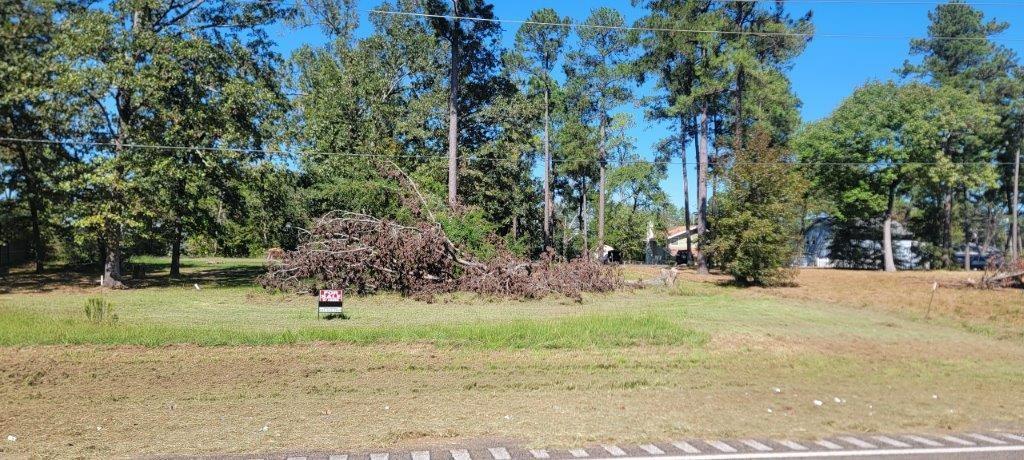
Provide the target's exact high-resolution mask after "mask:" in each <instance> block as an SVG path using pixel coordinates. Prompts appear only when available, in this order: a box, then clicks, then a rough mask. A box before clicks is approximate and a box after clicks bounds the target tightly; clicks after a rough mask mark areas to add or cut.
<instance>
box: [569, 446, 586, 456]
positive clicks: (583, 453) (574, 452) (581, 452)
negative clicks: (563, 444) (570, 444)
mask: <svg viewBox="0 0 1024 460" xmlns="http://www.w3.org/2000/svg"><path fill="white" fill-rule="evenodd" d="M569 454H571V455H572V456H573V457H576V458H584V457H589V456H590V454H588V453H587V451H586V450H584V449H579V448H576V449H569Z"/></svg>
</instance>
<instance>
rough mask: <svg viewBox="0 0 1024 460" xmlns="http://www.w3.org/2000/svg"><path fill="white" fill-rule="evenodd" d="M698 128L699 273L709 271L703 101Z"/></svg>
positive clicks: (706, 114)
mask: <svg viewBox="0 0 1024 460" xmlns="http://www.w3.org/2000/svg"><path fill="white" fill-rule="evenodd" d="M699 117H700V118H699V120H698V128H697V244H698V245H699V246H700V247H699V248H698V249H697V273H701V274H706V273H707V272H708V261H707V256H706V255H705V251H704V245H705V244H706V242H707V240H706V239H705V236H706V235H705V232H707V229H708V212H707V211H708V209H707V208H708V104H707V102H703V103H702V104H701V108H700V116H699Z"/></svg>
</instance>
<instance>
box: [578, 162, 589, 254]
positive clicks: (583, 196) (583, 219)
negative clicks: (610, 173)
mask: <svg viewBox="0 0 1024 460" xmlns="http://www.w3.org/2000/svg"><path fill="white" fill-rule="evenodd" d="M579 220H580V221H579V224H580V235H582V236H583V243H582V250H583V251H582V253H581V255H582V256H583V257H587V258H589V257H590V245H589V242H588V241H587V178H586V176H584V177H583V180H582V184H581V186H580V216H579Z"/></svg>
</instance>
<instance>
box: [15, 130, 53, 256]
mask: <svg viewBox="0 0 1024 460" xmlns="http://www.w3.org/2000/svg"><path fill="white" fill-rule="evenodd" d="M18 158H19V159H20V160H21V169H22V172H23V174H24V175H25V191H26V192H27V195H28V196H27V197H25V198H26V199H27V201H28V209H29V216H30V218H31V220H32V253H33V256H34V258H35V263H36V267H35V271H36V273H42V272H43V263H44V262H45V260H46V246H45V245H44V244H43V233H42V225H41V223H40V222H39V214H40V211H41V210H40V208H42V203H41V202H40V199H39V179H38V178H37V177H36V174H35V171H33V169H32V164H31V163H29V160H28V154H27V153H25V151H24V150H23V149H18Z"/></svg>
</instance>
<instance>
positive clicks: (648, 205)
mask: <svg viewBox="0 0 1024 460" xmlns="http://www.w3.org/2000/svg"><path fill="white" fill-rule="evenodd" d="M641 3H642V4H643V6H644V7H645V9H646V14H645V15H644V17H642V18H641V19H640V20H639V21H637V23H636V24H629V23H627V22H626V20H625V18H624V17H623V16H622V15H621V14H620V13H619V12H617V11H616V10H614V9H610V8H597V9H595V10H593V11H592V12H591V13H590V15H589V16H588V17H586V18H585V19H583V21H582V22H580V23H573V21H572V19H570V18H568V17H564V16H562V15H560V14H559V13H558V12H557V11H555V10H554V9H550V8H544V9H540V10H537V11H534V12H533V13H532V14H531V16H530V17H529V18H528V21H527V22H525V23H523V24H521V25H520V26H518V29H517V30H516V31H515V34H514V40H512V43H510V44H508V46H506V44H505V43H503V40H502V37H503V30H502V26H501V23H500V22H496V21H494V20H495V19H497V18H495V16H494V13H493V5H491V4H490V3H487V2H483V1H470V0H457V1H455V2H454V3H453V2H450V1H441V0H420V1H413V0H399V1H398V2H397V3H394V2H383V3H381V4H380V5H376V6H375V10H376V11H375V12H372V13H370V15H369V22H370V24H369V27H364V28H360V27H359V18H360V14H359V11H360V10H359V9H358V8H357V5H356V3H355V1H354V0H306V1H302V2H298V4H297V5H296V4H293V3H288V2H277V1H261V2H251V3H250V2H223V1H208V2H194V1H185V0H120V1H113V2H109V3H102V4H93V3H91V2H79V1H63V0H23V1H21V2H16V3H15V4H7V3H5V6H4V7H3V8H4V13H3V14H4V16H5V21H3V23H0V40H2V43H0V62H3V63H4V64H2V65H0V88H2V89H0V116H2V119H0V137H2V138H3V140H2V141H0V162H2V171H0V174H2V175H0V178H2V180H3V188H4V189H5V190H6V194H5V196H4V197H3V198H2V199H0V206H3V216H2V218H0V234H2V235H3V237H2V238H3V240H5V241H14V240H19V239H20V240H23V241H25V243H26V245H27V246H28V247H30V248H32V253H33V254H34V257H35V259H36V263H37V268H38V269H39V270H42V268H43V264H44V263H45V262H46V261H48V260H61V261H67V262H78V263H95V262H96V261H97V260H98V259H101V260H102V261H103V264H104V281H105V283H106V284H108V285H110V286H116V285H118V284H120V281H119V280H120V278H121V276H122V273H121V270H122V268H123V266H124V259H125V257H126V256H128V257H130V256H131V255H136V254H152V253H157V254H170V255H171V256H172V274H175V275H176V274H177V273H178V270H179V265H180V264H179V261H180V255H181V254H182V253H183V252H184V253H188V254H197V255H199V254H222V255H259V254H262V253H263V252H264V251H265V250H266V249H267V248H271V247H278V246H280V247H286V248H287V247H292V246H294V245H295V244H296V241H297V238H298V234H299V229H300V228H302V227H305V226H307V224H308V223H309V221H310V219H311V218H312V217H316V216H320V215H322V214H324V213H326V212H329V211H337V210H340V211H355V212H361V213H365V214H369V215H373V216H377V217H379V218H391V219H398V220H399V221H401V220H402V219H408V218H409V216H410V215H411V214H413V213H411V212H410V210H409V209H405V208H404V207H403V206H402V204H401V203H402V200H401V199H400V193H403V192H405V191H403V190H400V185H399V182H397V181H394V180H392V179H390V178H389V174H388V172H389V171H394V170H396V169H400V170H401V171H403V172H404V173H406V174H408V175H409V176H410V177H411V178H412V179H413V181H414V182H415V183H417V184H419V189H420V190H419V192H420V193H423V194H424V195H425V196H426V197H427V198H428V200H429V201H430V202H431V203H432V206H433V207H434V208H435V212H436V213H437V214H438V218H439V220H440V221H441V222H442V223H443V224H444V226H445V230H446V232H447V233H448V234H449V235H450V236H451V237H452V238H453V239H455V240H457V242H458V243H459V244H460V245H462V246H464V247H465V248H466V250H468V251H472V252H475V253H477V254H478V255H481V256H486V255H487V254H491V253H494V252H495V251H499V250H503V249H507V250H510V251H513V252H516V253H518V254H522V255H536V254H539V253H540V252H542V251H545V250H549V251H554V252H557V253H560V254H562V255H564V256H565V257H570V258H571V257H576V256H579V255H581V254H588V255H593V254H595V253H599V252H600V248H602V247H603V246H604V245H606V244H607V245H611V246H614V247H615V248H617V249H619V250H621V251H622V252H623V254H624V256H625V257H626V258H628V259H641V258H642V257H643V254H644V250H645V244H646V233H647V223H648V222H655V223H656V225H657V226H658V228H659V229H663V228H665V227H666V226H668V225H670V224H684V225H686V226H687V227H689V226H690V225H691V224H693V225H696V226H697V228H698V233H699V235H698V236H696V238H695V239H697V240H700V241H702V242H704V243H703V244H701V246H702V247H706V250H701V251H698V252H697V253H696V254H694V255H695V261H696V262H695V263H696V264H697V266H698V268H699V269H700V270H706V269H707V266H708V263H709V261H708V256H709V255H710V256H711V259H712V261H713V262H714V263H716V264H718V265H720V266H722V267H723V268H725V269H726V270H728V271H730V272H732V273H734V274H737V276H738V277H742V278H744V279H749V280H754V281H756V280H759V279H761V278H765V279H767V278H771V276H767V277H765V276H762V275H761V273H767V272H771V271H772V270H777V269H778V268H779V267H781V266H785V265H788V263H789V261H791V260H792V259H793V257H794V256H795V254H796V253H797V252H798V251H799V239H800V235H801V231H802V230H805V229H803V228H801V225H800V223H801V221H803V220H806V219H805V218H806V217H807V216H809V215H813V214H815V213H829V214H831V215H833V216H836V217H837V219H839V221H840V222H842V223H845V224H848V225H847V226H848V227H854V226H864V225H873V227H871V228H876V229H878V231H879V232H881V231H882V229H883V227H884V228H889V227H888V226H882V225H881V224H878V225H874V224H872V223H873V222H876V221H878V222H881V221H885V222H891V221H892V220H894V219H897V220H902V221H904V222H905V223H906V225H907V226H908V227H910V228H912V229H913V230H914V231H915V232H919V234H920V235H922V237H924V238H926V240H927V241H930V242H934V243H935V247H937V248H940V249H941V251H937V252H935V257H936V258H937V259H938V260H945V259H943V258H948V256H949V254H950V251H951V250H952V248H953V247H954V246H955V244H957V243H959V242H963V241H964V240H965V238H968V239H969V238H970V237H972V236H973V234H974V233H972V232H973V229H981V228H982V225H981V222H983V220H984V219H989V221H991V220H992V219H996V220H997V221H998V222H997V223H995V224H992V225H994V226H995V228H997V229H998V230H1002V229H1003V228H1006V227H1007V226H1006V225H1005V221H1006V216H1007V215H1009V214H1010V213H1008V212H1007V211H1008V210H1009V208H1010V206H1011V205H1010V201H1011V198H1013V197H1012V196H1011V195H1013V193H1012V192H1009V191H1008V190H1009V187H1010V186H1009V184H1010V182H1009V180H1008V177H1010V176H1008V173H1009V172H1010V168H1007V167H1003V165H1002V163H1005V162H1007V161H1008V160H1009V161H1012V159H1011V157H1012V156H1013V152H1014V151H1015V150H1014V149H1015V148H1016V146H1019V145H1020V129H1019V127H1020V126H1021V117H1020V110H1019V106H1020V103H1021V100H1022V99H1021V97H1020V89H1019V88H1020V84H1019V82H1020V81H1021V76H1020V72H1019V70H1018V67H1017V64H1016V57H1015V56H1013V54H1012V53H1011V52H1009V51H1008V50H1006V49H1004V48H1001V47H999V46H998V45H996V44H994V43H992V42H991V41H990V40H989V39H988V37H989V36H990V35H992V34H995V33H998V32H1000V31H1001V30H1002V29H1004V28H1005V27H1006V26H1005V25H1003V24H999V23H992V22H986V21H985V20H984V19H983V18H982V16H981V14H980V13H979V12H977V11H976V10H974V9H973V8H971V7H970V6H967V5H964V4H959V3H954V4H948V5H941V6H938V7H937V8H936V10H935V12H934V13H933V16H932V18H933V25H932V28H931V29H930V31H929V33H930V38H926V39H922V40H918V41H914V42H913V43H912V44H911V48H912V51H913V52H914V53H915V54H919V55H920V56H921V58H922V59H920V61H921V62H920V63H918V64H908V65H907V66H906V68H905V69H904V70H903V71H902V73H903V76H904V77H906V79H907V82H901V83H885V84H883V83H879V84H869V85H868V86H866V87H865V88H863V89H861V90H859V91H858V92H857V93H856V94H855V95H854V96H851V98H850V99H849V100H848V101H846V102H845V103H844V104H843V106H842V107H840V108H839V109H837V111H836V113H835V114H833V116H831V117H830V118H829V119H827V120H824V121H821V122H818V123H815V124H812V125H809V126H806V127H803V128H801V126H800V117H799V112H798V109H799V105H800V101H799V100H798V99H797V97H796V95H795V94H794V93H793V91H792V89H791V87H790V82H789V80H788V78H787V76H786V70H787V69H788V68H789V66H791V65H792V63H793V60H794V59H795V58H796V57H797V56H798V55H799V54H800V53H801V52H802V51H803V49H804V48H805V47H806V45H807V43H808V42H809V40H810V39H811V37H812V36H813V32H814V30H813V25H812V22H811V15H810V14H807V15H804V16H801V17H792V16H791V15H790V14H788V13H787V12H786V11H785V8H784V6H783V4H782V3H780V2H732V1H708V0H698V1H689V2H669V1H660V0H651V1H646V2H641ZM944 18H948V19H944ZM284 25H287V26H290V27H315V28H317V29H318V30H320V31H321V32H322V33H323V34H325V36H326V37H327V40H326V43H325V44H324V45H322V46H311V45H310V46H303V47H301V48H300V49H298V50H297V51H295V52H294V53H292V54H291V55H290V56H282V55H280V54H279V53H278V52H277V51H276V46H275V44H274V43H273V41H272V37H271V35H270V34H269V33H268V30H270V29H271V28H272V27H282V26H284ZM630 26H635V27H630ZM357 29H358V30H360V33H358V34H357V32H356V31H357ZM694 31H701V32H694ZM709 31H715V32H709ZM950 37H959V38H955V39H950ZM910 80H913V81H915V82H909V81H910ZM886 91H888V92H889V93H892V94H889V93H886ZM897 93H898V94H897ZM871 98H874V99H875V101H876V102H877V103H876V102H872V100H871ZM915 98H924V99H926V103H924V105H923V106H921V105H918V104H917V102H915V101H918V100H919V99H915ZM944 98H945V99H944ZM900 104H903V105H900ZM637 106H640V107H643V108H644V109H645V116H644V118H645V120H635V119H633V118H632V117H631V114H632V113H633V112H634V110H633V108H634V107H637ZM943 108H946V109H949V110H950V112H949V113H947V112H943V110H944V109H943ZM885 110H889V111H890V112H884V111H885ZM908 110H913V111H914V112H913V114H910V113H908V112H907V111H908ZM901 120H902V121H901ZM645 121H646V122H651V121H657V122H659V123H660V124H663V125H669V126H672V128H671V130H670V131H669V132H667V133H666V134H665V135H664V138H663V140H662V142H660V143H659V144H658V147H657V152H655V155H654V156H653V157H652V156H650V155H642V154H641V153H640V152H638V151H637V149H636V146H635V140H634V139H631V138H630V137H629V136H628V135H627V132H628V129H629V128H630V127H631V126H632V125H633V124H635V123H640V122H645ZM871 123H876V124H881V125H880V126H871V125H870V124H871ZM929 123H930V124H929ZM896 124H899V126H896ZM919 124H928V126H918V125H919ZM911 125H912V126H911ZM844 136H845V137H844ZM871 136H875V137H873V138H872V137H871ZM915 136H917V137H915ZM912 139H913V141H911V140H912ZM887 142H888V143H887ZM688 147H690V148H693V150H694V151H695V152H696V155H695V158H689V155H687V153H686V152H687V150H688ZM922 159H927V160H929V161H924V160H922ZM911 161H914V162H916V163H911ZM799 162H803V163H806V164H799V165H798V164H797V163H799ZM968 165H969V166H968ZM670 166H671V167H679V168H681V169H680V170H681V171H682V173H683V181H682V184H680V185H679V186H680V187H681V188H682V190H683V195H684V197H686V199H685V200H684V206H683V209H675V207H673V206H672V205H671V204H670V203H669V200H668V199H667V196H666V193H665V190H663V188H662V186H661V183H662V182H663V180H664V179H665V178H666V177H667V172H668V171H667V168H668V167H670ZM694 166H695V171H696V175H697V181H696V182H697V189H696V190H695V191H694V194H695V195H696V200H694V201H695V202H696V203H697V206H696V208H695V209H690V201H691V200H690V198H689V196H690V190H689V185H688V184H689V182H688V177H687V175H688V173H689V172H690V168H693V167H694ZM769 166H770V167H769ZM773 171H774V172H773ZM538 177H539V178H538ZM929 181H930V182H929ZM709 189H710V190H709ZM936 216H938V217H941V218H942V222H943V223H944V224H943V226H941V227H940V226H935V225H928V222H929V220H928V219H931V218H932V217H936ZM993 216H995V217H993ZM958 219H959V221H961V222H968V221H970V222H971V226H968V225H967V224H966V223H965V225H964V226H962V227H961V228H962V229H963V230H960V229H957V228H956V226H954V225H952V224H951V223H950V222H954V221H957V220H958ZM691 220H692V221H693V222H691ZM989 221H984V222H989ZM915 222H917V223H919V224H920V225H918V224H915ZM947 224H948V225H947ZM986 225H988V224H986ZM992 225H990V226H992ZM986 228H987V227H986ZM751 229H757V231H751ZM935 229H940V230H935ZM960 231H963V232H964V233H958V232H960ZM929 232H930V233H929ZM993 232H994V233H999V232H997V231H993ZM993 232H990V233H993ZM659 233H660V232H659ZM1004 233H1005V232H1004ZM495 235H496V236H497V238H495V237H494V236H495ZM999 238H1002V239H1001V240H1000V239H999ZM879 239H880V238H879ZM990 239H992V244H993V245H997V244H998V243H999V241H1004V242H1005V241H1009V240H1010V238H1009V237H1005V236H1003V237H992V238H990ZM752 258H756V259H758V260H756V261H754V262H750V260H749V259H752ZM744 259H747V260H746V261H744ZM744 267H745V268H744ZM741 272H742V273H745V274H740V273H741Z"/></svg>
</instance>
